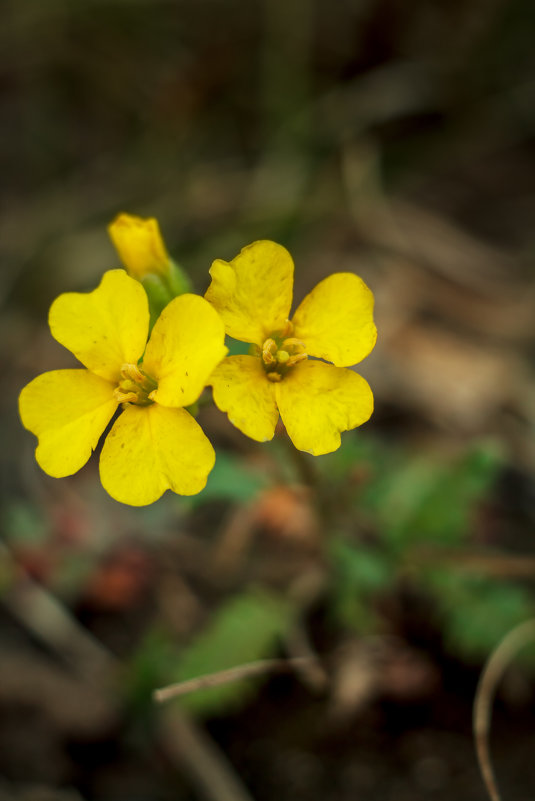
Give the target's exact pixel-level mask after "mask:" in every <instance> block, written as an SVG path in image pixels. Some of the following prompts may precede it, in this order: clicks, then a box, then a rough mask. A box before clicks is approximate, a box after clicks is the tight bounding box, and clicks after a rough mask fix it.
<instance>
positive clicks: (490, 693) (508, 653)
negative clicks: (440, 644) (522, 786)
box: [473, 619, 535, 801]
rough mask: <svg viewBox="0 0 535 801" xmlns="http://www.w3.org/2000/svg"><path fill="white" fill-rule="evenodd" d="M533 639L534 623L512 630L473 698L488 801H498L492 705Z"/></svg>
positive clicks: (476, 732) (480, 681)
mask: <svg viewBox="0 0 535 801" xmlns="http://www.w3.org/2000/svg"><path fill="white" fill-rule="evenodd" d="M532 639H535V619H532V620H526V621H525V622H524V623H521V624H520V625H518V626H516V628H514V629H512V631H510V632H509V633H508V634H506V636H505V637H504V638H503V640H502V641H501V642H500V644H499V645H498V646H497V648H496V649H495V650H494V651H493V653H492V654H491V655H490V657H489V658H488V660H487V663H486V665H485V667H484V668H483V672H482V673H481V676H480V677H479V682H478V685H477V689H476V694H475V698H474V716H473V727H474V739H475V744H476V752H477V759H478V762H479V768H480V770H481V776H482V777H483V781H484V783H485V787H486V789H487V792H488V794H489V797H490V799H491V801H501V796H500V793H499V791H498V785H497V783H496V777H495V776H494V770H493V768H492V762H491V759H490V752H489V732H490V724H491V713H492V701H493V699H494V694H495V692H496V687H497V686H498V682H499V681H500V679H501V678H502V676H503V674H504V672H505V670H506V668H507V667H508V666H509V665H510V664H511V660H512V659H513V658H514V657H515V655H516V654H517V653H518V651H519V650H520V649H521V648H523V647H524V645H526V644H527V643H528V642H529V641H530V640H532Z"/></svg>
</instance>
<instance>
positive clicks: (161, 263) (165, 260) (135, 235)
mask: <svg viewBox="0 0 535 801" xmlns="http://www.w3.org/2000/svg"><path fill="white" fill-rule="evenodd" d="M108 233H109V235H110V238H111V240H112V242H113V244H114V245H115V249H116V250H117V252H118V254H119V258H120V259H121V261H122V263H123V264H124V266H125V267H126V269H127V270H128V272H129V273H130V275H132V276H133V277H134V278H137V279H138V280H141V279H142V278H143V277H144V276H145V275H147V273H156V274H158V275H162V276H165V275H167V273H168V272H169V263H170V259H169V255H168V253H167V250H166V249H165V245H164V242H163V239H162V235H161V233H160V226H159V225H158V220H155V219H154V217H150V218H147V219H143V218H142V217H134V216H133V215H132V214H119V215H118V216H117V217H116V218H115V220H114V221H113V222H112V223H111V225H109V226H108Z"/></svg>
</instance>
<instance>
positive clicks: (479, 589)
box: [424, 569, 535, 660]
mask: <svg viewBox="0 0 535 801" xmlns="http://www.w3.org/2000/svg"><path fill="white" fill-rule="evenodd" d="M424 583H426V584H427V585H428V586H429V587H430V588H431V589H432V591H433V594H434V595H435V598H436V602H437V605H438V609H439V611H440V612H441V614H442V615H443V617H444V637H445V640H446V644H447V645H448V647H449V648H450V649H451V650H452V651H453V652H454V653H457V654H459V655H460V656H462V657H464V658H466V659H473V658H478V659H479V658H481V657H482V656H486V655H488V654H489V653H490V652H491V651H492V649H493V648H495V647H496V645H497V644H498V643H499V642H500V640H501V639H502V638H503V637H504V636H505V635H506V634H507V633H508V632H509V631H510V630H511V629H512V628H514V627H515V626H516V625H518V624H519V623H521V622H522V621H524V620H527V619H528V618H531V617H533V616H534V615H535V605H534V603H533V596H532V594H531V593H530V592H529V590H528V589H527V588H526V587H522V586H518V585H513V584H511V583H510V582H505V581H498V580H496V579H493V578H489V577H487V576H473V575H467V574H464V573H462V572H461V571H456V572H455V571H453V570H451V569H449V570H444V569H440V570H435V571H431V572H430V573H428V574H427V575H426V576H425V577H424ZM527 654H528V652H526V655H527ZM529 654H530V656H531V659H532V660H533V657H534V656H535V652H533V651H532V652H529Z"/></svg>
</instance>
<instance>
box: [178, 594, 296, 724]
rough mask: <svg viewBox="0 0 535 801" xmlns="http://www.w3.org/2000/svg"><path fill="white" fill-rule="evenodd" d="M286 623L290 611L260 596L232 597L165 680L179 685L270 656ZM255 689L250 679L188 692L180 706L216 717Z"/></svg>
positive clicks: (280, 602)
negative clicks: (176, 682)
mask: <svg viewBox="0 0 535 801" xmlns="http://www.w3.org/2000/svg"><path fill="white" fill-rule="evenodd" d="M292 622H293V614H292V608H291V607H290V606H289V605H288V604H287V603H285V602H283V601H282V600H280V599H279V598H276V597H274V596H273V595H269V594H268V593H266V592H251V593H247V594H244V595H240V596H238V597H235V598H232V599H230V600H229V601H228V602H227V603H226V604H224V605H223V606H222V607H221V608H220V609H219V610H218V611H217V612H216V614H215V616H214V617H213V619H212V620H211V622H210V623H209V625H208V627H207V628H206V629H205V630H204V631H203V632H202V633H201V634H199V636H198V637H197V638H196V639H195V640H194V641H193V642H192V643H191V644H190V645H189V646H188V647H187V648H186V649H185V650H184V651H183V652H182V654H181V656H180V659H179V664H178V666H177V669H176V671H173V673H172V675H171V677H170V674H169V673H168V674H167V678H168V680H169V681H173V682H174V681H185V680H186V679H192V678H197V677H198V676H203V675H205V674H207V673H215V672H217V671H219V670H225V669H227V668H231V667H235V666H237V665H241V664H244V663H246V662H252V661H254V660H257V659H263V658H266V657H269V656H272V655H273V654H274V653H275V652H276V650H277V646H278V644H279V642H280V638H281V636H283V635H284V633H285V632H286V631H287V630H288V628H289V626H290V625H291V624H292ZM255 686H256V683H255V682H253V681H252V680H251V679H247V680H243V681H236V682H230V683H229V684H225V685H222V686H220V687H213V688H210V689H206V690H199V691H198V692H194V693H191V694H190V695H188V696H185V697H184V698H182V699H181V700H180V703H181V705H182V706H183V707H184V708H186V709H188V710H189V711H191V712H195V713H196V714H201V715H208V714H213V713H218V712H222V711H223V710H227V709H228V708H229V707H235V706H236V705H237V704H239V703H241V702H242V701H243V700H245V699H246V698H247V696H248V695H249V693H250V692H251V691H252V690H254V688H255Z"/></svg>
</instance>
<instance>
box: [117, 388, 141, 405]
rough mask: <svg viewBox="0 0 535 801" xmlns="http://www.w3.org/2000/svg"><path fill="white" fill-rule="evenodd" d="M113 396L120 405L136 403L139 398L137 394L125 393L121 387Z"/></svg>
mask: <svg viewBox="0 0 535 801" xmlns="http://www.w3.org/2000/svg"><path fill="white" fill-rule="evenodd" d="M113 395H114V397H115V400H116V401H118V403H135V402H136V401H137V397H138V396H137V393H136V392H123V390H122V389H121V388H120V387H116V388H115V389H114V390H113Z"/></svg>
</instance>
